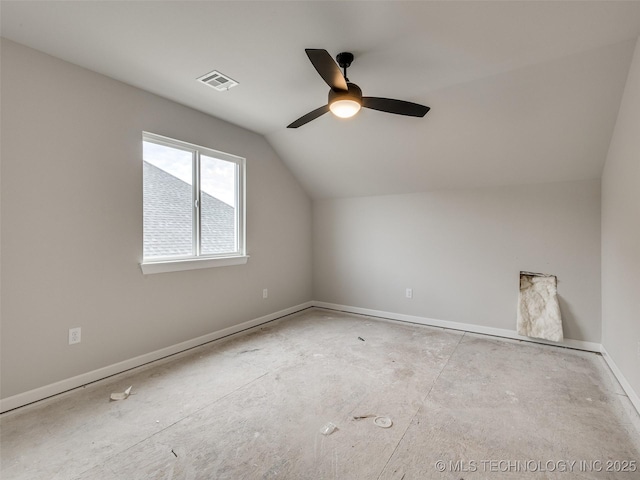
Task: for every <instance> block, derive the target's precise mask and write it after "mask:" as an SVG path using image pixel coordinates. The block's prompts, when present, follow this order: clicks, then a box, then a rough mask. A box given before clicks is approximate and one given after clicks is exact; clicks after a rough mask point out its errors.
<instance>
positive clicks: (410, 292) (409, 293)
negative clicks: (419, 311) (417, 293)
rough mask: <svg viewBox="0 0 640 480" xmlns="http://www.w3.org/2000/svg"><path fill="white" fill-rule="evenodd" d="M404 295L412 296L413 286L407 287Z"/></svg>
mask: <svg viewBox="0 0 640 480" xmlns="http://www.w3.org/2000/svg"><path fill="white" fill-rule="evenodd" d="M405 295H406V297H407V298H413V288H407V292H406V294H405Z"/></svg>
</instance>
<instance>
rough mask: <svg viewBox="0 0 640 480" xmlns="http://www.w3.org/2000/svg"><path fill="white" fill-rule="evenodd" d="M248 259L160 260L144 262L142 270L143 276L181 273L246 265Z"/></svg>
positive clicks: (244, 257) (243, 256)
mask: <svg viewBox="0 0 640 480" xmlns="http://www.w3.org/2000/svg"><path fill="white" fill-rule="evenodd" d="M248 259H249V256H248V255H239V256H237V257H217V258H206V257H204V258H189V259H184V260H159V261H156V262H143V263H141V264H140V268H141V269H142V273H143V274H145V275H150V274H153V273H166V272H181V271H183V270H197V269H200V268H212V267H228V266H230V265H244V264H245V263H247V260H248Z"/></svg>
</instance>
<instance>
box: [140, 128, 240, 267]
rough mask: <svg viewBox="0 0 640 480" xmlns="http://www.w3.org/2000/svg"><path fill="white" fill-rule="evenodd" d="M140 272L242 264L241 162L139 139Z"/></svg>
mask: <svg viewBox="0 0 640 480" xmlns="http://www.w3.org/2000/svg"><path fill="white" fill-rule="evenodd" d="M142 140H143V142H142V144H143V213H144V242H143V244H144V245H143V247H144V248H143V261H142V271H143V272H144V273H160V272H166V271H175V270H187V269H192V268H206V267H211V266H224V265H236V264H240V263H246V261H247V257H246V252H245V240H244V183H245V181H244V168H245V160H244V158H241V157H237V156H235V155H230V154H228V153H222V152H218V151H215V150H212V149H209V148H205V147H199V146H197V145H191V144H189V143H185V142H181V141H178V140H173V139H170V138H166V137H161V136H159V135H154V134H151V133H146V132H145V133H144V134H143V136H142Z"/></svg>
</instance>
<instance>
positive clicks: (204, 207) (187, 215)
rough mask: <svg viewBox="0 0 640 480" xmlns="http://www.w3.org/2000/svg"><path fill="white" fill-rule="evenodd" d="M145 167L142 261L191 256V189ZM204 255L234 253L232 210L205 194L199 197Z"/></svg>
mask: <svg viewBox="0 0 640 480" xmlns="http://www.w3.org/2000/svg"><path fill="white" fill-rule="evenodd" d="M143 164H144V171H143V174H144V195H143V197H144V199H143V201H144V257H145V258H154V257H156V258H157V257H173V256H189V255H192V220H191V219H192V208H191V205H192V203H191V198H192V188H191V185H189V184H188V183H186V182H184V181H182V180H180V179H179V178H176V177H174V176H173V175H171V174H170V173H168V172H166V171H164V170H162V169H160V168H158V167H156V166H154V165H152V164H150V163H149V162H143ZM200 210H201V213H200V222H201V232H202V235H201V236H202V240H201V243H202V245H201V250H202V254H203V255H210V254H221V253H228V252H233V251H235V250H236V241H235V209H234V207H232V206H231V205H228V204H227V203H225V202H223V201H222V200H219V199H217V198H215V197H213V196H211V195H209V194H207V193H205V192H202V194H201V209H200Z"/></svg>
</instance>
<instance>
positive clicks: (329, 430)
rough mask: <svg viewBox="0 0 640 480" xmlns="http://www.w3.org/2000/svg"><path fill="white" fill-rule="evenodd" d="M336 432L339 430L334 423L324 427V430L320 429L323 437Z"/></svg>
mask: <svg viewBox="0 0 640 480" xmlns="http://www.w3.org/2000/svg"><path fill="white" fill-rule="evenodd" d="M336 430H338V427H337V426H336V425H335V424H333V423H332V422H329V423H327V424H326V425H325V426H324V427H322V429H320V433H321V434H323V435H331V434H332V433H333V432H335V431H336Z"/></svg>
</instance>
